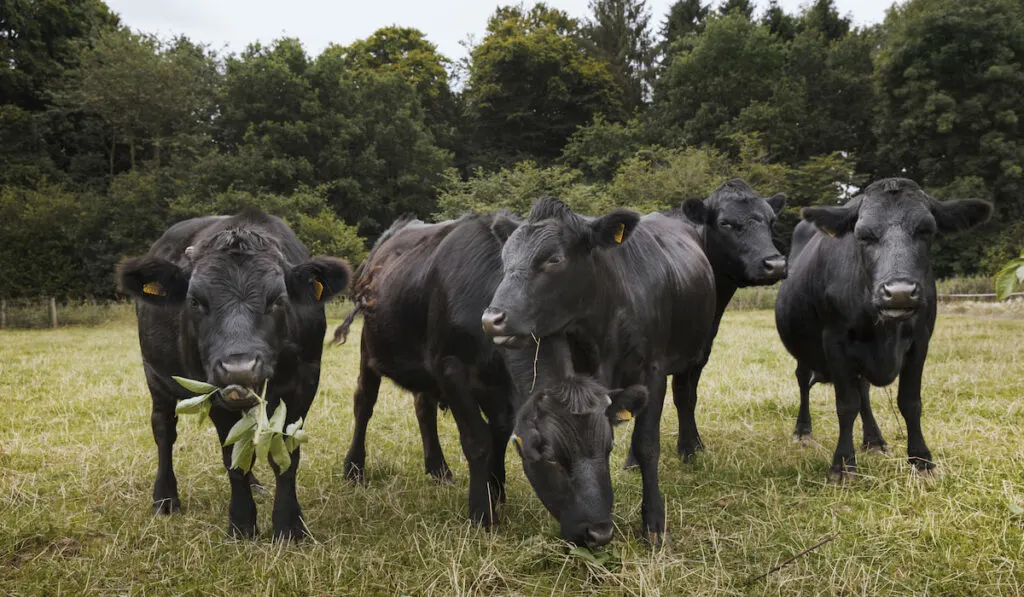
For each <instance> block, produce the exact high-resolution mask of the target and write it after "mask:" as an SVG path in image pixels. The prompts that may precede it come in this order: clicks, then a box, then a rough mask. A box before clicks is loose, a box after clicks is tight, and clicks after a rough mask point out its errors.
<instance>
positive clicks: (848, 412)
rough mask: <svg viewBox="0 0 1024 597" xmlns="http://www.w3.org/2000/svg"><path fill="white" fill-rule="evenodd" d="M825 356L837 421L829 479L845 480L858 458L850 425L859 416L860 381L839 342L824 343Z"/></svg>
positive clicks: (855, 470)
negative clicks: (833, 388) (837, 431)
mask: <svg viewBox="0 0 1024 597" xmlns="http://www.w3.org/2000/svg"><path fill="white" fill-rule="evenodd" d="M824 344H825V357H826V358H827V359H828V364H829V369H830V371H831V373H832V384H833V385H834V386H835V391H836V415H837V416H838V418H839V441H838V443H837V444H836V451H835V454H834V455H833V456H832V468H831V469H830V471H829V479H830V480H831V481H833V482H837V481H844V480H846V479H847V477H848V476H849V475H850V474H851V473H856V472H857V456H856V453H855V452H854V449H853V424H854V422H856V420H857V415H858V414H859V413H860V405H861V392H860V384H861V383H862V380H861V379H859V377H858V376H857V375H856V374H855V373H854V372H853V371H852V370H851V369H850V367H849V364H848V360H847V358H846V355H845V354H844V352H843V342H842V339H839V340H833V341H831V342H830V341H828V340H826V341H825V343H824Z"/></svg>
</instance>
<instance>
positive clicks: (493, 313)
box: [482, 309, 508, 332]
mask: <svg viewBox="0 0 1024 597" xmlns="http://www.w3.org/2000/svg"><path fill="white" fill-rule="evenodd" d="M482 319H483V326H484V330H485V331H490V332H501V331H502V329H503V328H504V327H505V320H507V319H508V314H507V313H505V312H504V311H498V310H492V309H488V310H487V311H484V315H483V318H482Z"/></svg>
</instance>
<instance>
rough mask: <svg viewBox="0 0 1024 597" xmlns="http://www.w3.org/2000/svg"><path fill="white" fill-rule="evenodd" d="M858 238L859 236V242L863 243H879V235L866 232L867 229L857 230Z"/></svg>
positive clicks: (869, 231)
mask: <svg viewBox="0 0 1024 597" xmlns="http://www.w3.org/2000/svg"><path fill="white" fill-rule="evenodd" d="M856 236H857V240H859V241H860V242H862V243H876V242H878V235H877V234H875V233H874V231H873V230H865V229H861V230H857V231H856Z"/></svg>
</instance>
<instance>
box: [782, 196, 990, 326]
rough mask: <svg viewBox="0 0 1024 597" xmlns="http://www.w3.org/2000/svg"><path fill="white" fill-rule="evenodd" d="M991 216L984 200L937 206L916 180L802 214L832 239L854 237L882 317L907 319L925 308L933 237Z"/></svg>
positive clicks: (970, 225) (875, 305)
mask: <svg viewBox="0 0 1024 597" xmlns="http://www.w3.org/2000/svg"><path fill="white" fill-rule="evenodd" d="M991 214H992V204H991V203H988V202H986V201H981V200H979V199H964V200H959V201H938V200H936V199H933V198H932V197H930V196H929V195H927V194H926V193H925V192H924V191H922V190H921V188H920V187H919V186H918V185H917V183H915V182H914V181H912V180H908V179H905V178H886V179H883V180H879V181H876V182H874V183H872V184H871V185H869V186H868V187H867V188H866V189H864V192H863V193H861V194H860V195H858V196H857V197H855V198H853V199H852V200H851V201H849V202H848V203H847V204H846V205H843V206H838V207H807V208H804V210H803V212H802V214H801V215H802V217H803V218H804V219H805V220H808V221H810V222H812V223H814V224H815V225H816V226H817V227H818V228H819V229H820V230H822V231H823V232H825V233H826V234H828V235H829V236H844V235H848V234H852V235H853V237H854V239H855V240H856V251H857V255H858V261H859V265H860V270H861V271H862V272H863V274H864V275H865V276H866V277H867V279H868V283H869V291H870V293H871V300H872V304H873V306H874V308H875V309H876V310H877V311H878V314H879V316H880V317H881V318H883V319H906V318H909V317H911V316H913V315H914V314H915V313H917V312H918V310H919V309H921V308H922V307H924V306H925V292H924V289H925V288H926V284H930V283H931V262H930V261H929V258H928V249H929V248H930V247H931V245H932V242H933V241H934V239H935V236H936V235H937V234H950V233H954V232H960V231H963V230H967V229H969V228H972V227H974V226H977V225H978V224H982V223H984V222H985V221H987V220H988V218H989V216H990V215H991Z"/></svg>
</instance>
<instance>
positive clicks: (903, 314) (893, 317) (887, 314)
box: [878, 307, 918, 321]
mask: <svg viewBox="0 0 1024 597" xmlns="http://www.w3.org/2000/svg"><path fill="white" fill-rule="evenodd" d="M917 311H918V309H917V308H914V307H910V308H905V309H886V308H879V309H878V316H879V318H880V319H882V320H883V321H906V320H908V319H910V318H911V317H913V316H914V315H917Z"/></svg>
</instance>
